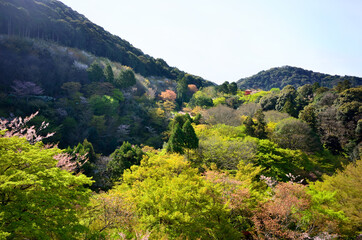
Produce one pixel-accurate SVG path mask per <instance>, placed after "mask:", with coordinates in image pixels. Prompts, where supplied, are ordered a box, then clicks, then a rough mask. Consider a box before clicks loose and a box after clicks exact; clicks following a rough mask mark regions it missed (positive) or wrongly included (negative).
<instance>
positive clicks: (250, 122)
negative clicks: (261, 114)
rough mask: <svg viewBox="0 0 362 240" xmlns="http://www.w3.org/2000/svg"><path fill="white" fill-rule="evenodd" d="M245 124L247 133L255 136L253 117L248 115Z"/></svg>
mask: <svg viewBox="0 0 362 240" xmlns="http://www.w3.org/2000/svg"><path fill="white" fill-rule="evenodd" d="M244 125H245V133H246V134H248V135H249V136H252V137H254V136H255V128H254V126H255V123H254V121H253V119H252V118H251V117H250V116H247V117H246V119H245V121H244Z"/></svg>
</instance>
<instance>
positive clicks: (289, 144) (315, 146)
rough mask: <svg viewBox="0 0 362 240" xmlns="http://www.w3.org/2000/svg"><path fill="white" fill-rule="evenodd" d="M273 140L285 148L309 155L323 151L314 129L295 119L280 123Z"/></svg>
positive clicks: (284, 120)
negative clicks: (298, 150)
mask: <svg viewBox="0 0 362 240" xmlns="http://www.w3.org/2000/svg"><path fill="white" fill-rule="evenodd" d="M272 139H273V141H274V142H276V143H278V144H279V146H281V147H283V148H289V149H300V150H302V151H305V152H307V153H314V152H317V151H319V150H321V143H320V140H319V138H318V137H317V135H316V134H315V133H314V132H313V130H312V128H311V127H310V126H309V125H308V124H307V123H305V122H303V121H301V120H298V119H295V118H286V119H283V120H282V121H280V122H279V123H278V124H277V125H276V127H275V129H274V132H273V134H272Z"/></svg>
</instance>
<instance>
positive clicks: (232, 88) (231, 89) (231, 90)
mask: <svg viewBox="0 0 362 240" xmlns="http://www.w3.org/2000/svg"><path fill="white" fill-rule="evenodd" d="M228 90H229V93H230V94H232V95H235V94H236V93H237V91H238V86H237V85H236V82H232V83H230V84H229V86H228Z"/></svg>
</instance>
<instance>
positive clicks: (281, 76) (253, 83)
mask: <svg viewBox="0 0 362 240" xmlns="http://www.w3.org/2000/svg"><path fill="white" fill-rule="evenodd" d="M345 80H348V81H349V82H350V83H351V84H352V86H359V85H362V78H359V77H353V76H338V75H329V74H323V73H318V72H313V71H308V70H305V69H302V68H297V67H290V66H284V67H276V68H272V69H269V70H265V71H261V72H259V73H257V74H255V75H253V76H251V77H247V78H242V79H240V80H238V81H237V84H238V87H239V88H242V89H248V88H254V89H263V90H269V89H271V88H284V87H285V86H287V85H292V86H294V87H300V86H303V85H305V84H313V83H315V82H316V83H318V84H319V85H320V86H323V87H329V88H330V87H333V86H335V85H337V84H338V82H343V81H345Z"/></svg>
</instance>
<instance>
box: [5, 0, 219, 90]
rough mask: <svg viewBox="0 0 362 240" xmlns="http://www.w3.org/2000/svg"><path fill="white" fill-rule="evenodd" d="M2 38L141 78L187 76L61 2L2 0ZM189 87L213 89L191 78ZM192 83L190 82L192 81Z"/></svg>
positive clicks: (199, 78)
mask: <svg viewBox="0 0 362 240" xmlns="http://www.w3.org/2000/svg"><path fill="white" fill-rule="evenodd" d="M0 34H7V35H15V36H19V37H29V38H38V39H43V40H48V41H49V40H50V41H54V42H56V43H58V44H60V45H64V46H67V47H72V48H78V49H81V50H85V51H88V52H90V53H92V54H94V55H96V56H99V57H105V58H109V59H110V60H112V61H116V62H119V63H121V64H122V65H126V66H129V67H131V68H132V69H133V70H134V71H135V72H136V73H139V74H141V75H142V76H145V77H149V76H158V77H165V78H169V79H172V80H177V79H180V78H182V77H183V76H185V75H186V74H187V73H186V72H184V71H181V70H179V69H178V68H176V67H170V66H169V65H168V64H167V63H166V61H164V60H163V59H161V58H156V59H155V58H153V57H151V56H150V55H148V54H144V53H143V52H142V50H140V49H138V48H136V47H134V46H133V45H132V44H131V43H129V42H128V41H126V40H124V39H122V38H121V37H119V36H116V35H113V34H111V33H110V32H108V31H106V30H105V29H104V28H103V27H101V26H99V25H97V24H94V23H93V22H91V21H90V20H89V19H88V18H86V17H85V16H84V15H82V14H80V13H78V12H77V11H75V10H73V9H72V8H70V7H68V6H66V5H65V4H64V3H62V2H61V1H58V0H12V1H9V0H0ZM191 76H192V78H191V81H192V82H190V83H193V84H196V85H198V86H199V87H200V86H209V85H214V83H212V82H210V81H207V80H205V79H203V78H201V77H198V76H193V75H191ZM189 79H190V78H189Z"/></svg>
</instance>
